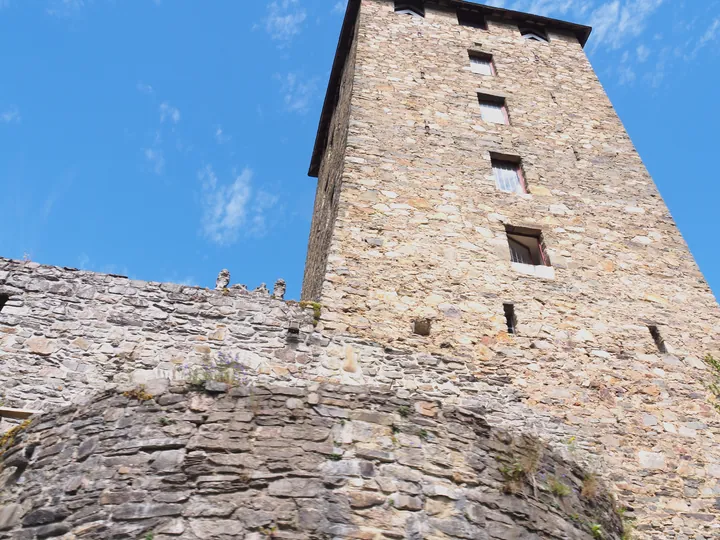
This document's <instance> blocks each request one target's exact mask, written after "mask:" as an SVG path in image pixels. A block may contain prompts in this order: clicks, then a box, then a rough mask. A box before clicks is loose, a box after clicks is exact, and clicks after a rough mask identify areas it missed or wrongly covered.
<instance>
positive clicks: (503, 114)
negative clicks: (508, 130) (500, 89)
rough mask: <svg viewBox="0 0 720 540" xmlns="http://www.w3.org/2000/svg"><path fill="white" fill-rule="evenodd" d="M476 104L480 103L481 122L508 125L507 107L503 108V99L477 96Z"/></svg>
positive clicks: (483, 95)
mask: <svg viewBox="0 0 720 540" xmlns="http://www.w3.org/2000/svg"><path fill="white" fill-rule="evenodd" d="M478 102H479V103H480V117H481V118H482V119H483V122H489V123H491V124H505V125H507V124H510V117H509V116H508V112H507V107H506V106H505V98H501V97H498V96H490V95H487V94H478Z"/></svg>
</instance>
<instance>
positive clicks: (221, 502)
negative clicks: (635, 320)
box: [0, 384, 622, 540]
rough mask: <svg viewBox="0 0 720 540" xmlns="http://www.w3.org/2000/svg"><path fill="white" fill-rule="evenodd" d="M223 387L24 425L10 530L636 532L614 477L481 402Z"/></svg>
mask: <svg viewBox="0 0 720 540" xmlns="http://www.w3.org/2000/svg"><path fill="white" fill-rule="evenodd" d="M214 390H215V391H217V392H218V393H214V394H213V395H208V394H207V393H197V392H190V393H188V388H187V387H184V386H176V387H172V388H171V389H170V390H169V391H164V392H162V393H161V394H159V395H156V396H153V397H152V398H151V397H150V396H147V395H139V394H134V395H133V394H132V393H131V395H128V396H124V395H121V394H118V393H117V392H114V391H111V392H106V393H104V394H101V395H100V396H98V397H97V398H96V399H94V400H92V401H91V402H89V403H87V404H86V405H85V406H73V407H70V408H66V409H62V410H60V411H56V412H53V413H48V414H46V415H44V416H43V417H42V418H40V419H37V420H35V421H34V422H33V423H32V425H30V426H29V427H28V428H27V429H24V430H18V431H17V432H16V433H15V434H14V442H13V444H12V445H10V446H9V447H8V446H5V447H1V448H0V451H3V450H4V455H3V456H2V458H3V463H2V470H1V472H0V485H2V487H3V489H2V491H1V492H0V538H2V539H13V540H16V539H31V538H48V537H54V538H57V537H62V538H66V539H70V538H88V539H114V538H131V539H139V538H153V539H154V540H169V539H173V538H182V539H188V540H205V539H231V538H232V539H239V538H245V539H246V540H251V539H252V540H259V539H260V538H285V539H298V540H300V539H307V538H314V539H330V538H357V539H382V538H398V539H400V538H409V539H422V538H426V539H460V538H473V539H476V540H483V539H486V540H511V539H520V538H522V539H524V540H533V539H536V540H539V539H541V538H542V539H558V540H569V539H573V540H590V539H591V538H597V536H596V535H595V536H594V535H593V531H596V532H597V531H599V532H600V533H601V534H602V538H606V539H608V540H616V539H619V538H620V535H621V533H622V523H621V520H620V518H619V516H618V515H617V514H616V513H615V511H614V508H613V502H612V499H611V498H610V497H609V496H608V494H607V492H606V491H605V490H604V488H603V487H602V485H601V484H599V483H597V482H595V480H594V479H592V477H589V476H588V475H587V472H585V471H583V470H582V469H581V468H580V467H578V466H577V464H575V463H573V462H571V461H567V460H566V459H564V458H563V457H561V456H559V455H557V454H556V453H554V452H553V451H552V450H550V449H548V448H547V447H545V446H544V445H543V443H542V442H541V441H538V440H537V439H534V438H531V437H527V436H522V435H518V434H515V433H509V432H507V431H505V430H503V429H502V428H501V427H499V426H497V425H494V424H492V423H490V422H492V420H490V418H489V416H488V414H487V412H486V411H485V409H484V408H483V407H482V406H479V405H478V404H477V403H468V404H467V405H466V407H463V408H458V407H453V406H440V405H438V406H433V408H428V402H427V401H419V400H417V399H407V398H404V397H401V396H400V395H398V394H397V393H396V392H395V391H394V390H391V389H390V388H389V387H386V388H378V387H375V388H366V387H342V386H332V385H317V384H315V385H312V386H311V387H308V388H295V387H283V386H272V387H268V388H262V387H254V386H250V387H247V386H243V387H237V388H233V389H230V391H229V393H226V392H227V389H226V388H224V387H223V385H220V387H218V385H215V387H214ZM216 396H217V397H216ZM138 398H140V399H142V400H143V401H140V400H139V399H138ZM425 399H427V398H425ZM596 534H597V533H596Z"/></svg>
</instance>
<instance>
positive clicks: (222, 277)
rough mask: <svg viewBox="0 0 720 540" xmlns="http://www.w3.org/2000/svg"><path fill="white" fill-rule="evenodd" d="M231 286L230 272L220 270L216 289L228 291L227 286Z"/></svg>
mask: <svg viewBox="0 0 720 540" xmlns="http://www.w3.org/2000/svg"><path fill="white" fill-rule="evenodd" d="M228 285H230V270H228V269H223V270H220V273H219V274H218V277H217V279H216V280H215V289H216V290H219V289H227V286H228Z"/></svg>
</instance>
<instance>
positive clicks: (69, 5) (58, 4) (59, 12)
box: [45, 0, 92, 17]
mask: <svg viewBox="0 0 720 540" xmlns="http://www.w3.org/2000/svg"><path fill="white" fill-rule="evenodd" d="M89 1H92V0H89ZM84 6H85V0H52V2H51V3H50V7H48V8H47V9H46V10H45V12H46V13H47V14H48V15H52V16H54V17H71V16H73V15H75V14H76V13H77V12H78V11H80V10H81V9H82V8H83V7H84Z"/></svg>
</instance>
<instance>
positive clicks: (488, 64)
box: [470, 52, 495, 75]
mask: <svg viewBox="0 0 720 540" xmlns="http://www.w3.org/2000/svg"><path fill="white" fill-rule="evenodd" d="M470 71H472V72H473V73H478V74H480V75H495V65H494V64H493V61H492V56H490V55H489V54H487V55H485V54H479V53H473V52H471V53H470Z"/></svg>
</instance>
